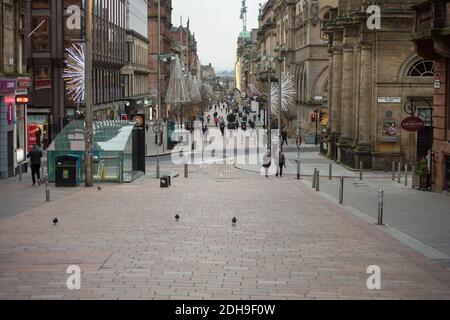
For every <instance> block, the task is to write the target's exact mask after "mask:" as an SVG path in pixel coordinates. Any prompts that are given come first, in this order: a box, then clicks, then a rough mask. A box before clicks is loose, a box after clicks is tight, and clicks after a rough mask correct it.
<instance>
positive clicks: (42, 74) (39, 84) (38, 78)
mask: <svg viewBox="0 0 450 320" xmlns="http://www.w3.org/2000/svg"><path fill="white" fill-rule="evenodd" d="M51 85H52V81H51V77H50V67H36V68H35V70H34V90H36V91H37V90H45V89H51Z"/></svg>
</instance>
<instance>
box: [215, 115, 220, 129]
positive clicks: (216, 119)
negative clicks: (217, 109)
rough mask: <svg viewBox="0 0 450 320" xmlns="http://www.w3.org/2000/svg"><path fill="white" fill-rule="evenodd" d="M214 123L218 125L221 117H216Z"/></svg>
mask: <svg viewBox="0 0 450 320" xmlns="http://www.w3.org/2000/svg"><path fill="white" fill-rule="evenodd" d="M214 124H215V125H216V127H217V126H218V124H219V118H217V117H214Z"/></svg>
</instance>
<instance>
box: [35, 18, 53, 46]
mask: <svg viewBox="0 0 450 320" xmlns="http://www.w3.org/2000/svg"><path fill="white" fill-rule="evenodd" d="M32 24H33V26H32V30H34V29H36V28H37V27H39V28H37V29H36V31H35V32H34V33H33V36H32V37H33V38H32V48H33V51H49V50H50V45H49V43H50V41H49V34H48V24H49V21H48V17H33V23H32Z"/></svg>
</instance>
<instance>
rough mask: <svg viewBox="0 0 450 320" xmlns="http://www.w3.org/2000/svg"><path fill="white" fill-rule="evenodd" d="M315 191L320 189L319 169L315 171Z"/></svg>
mask: <svg viewBox="0 0 450 320" xmlns="http://www.w3.org/2000/svg"><path fill="white" fill-rule="evenodd" d="M316 191H320V171H319V170H317V173H316Z"/></svg>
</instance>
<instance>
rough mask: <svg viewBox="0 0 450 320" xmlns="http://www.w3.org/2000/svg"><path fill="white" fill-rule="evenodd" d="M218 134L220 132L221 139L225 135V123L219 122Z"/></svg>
mask: <svg viewBox="0 0 450 320" xmlns="http://www.w3.org/2000/svg"><path fill="white" fill-rule="evenodd" d="M220 132H222V137H223V136H224V134H225V122H223V121H221V122H220Z"/></svg>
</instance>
